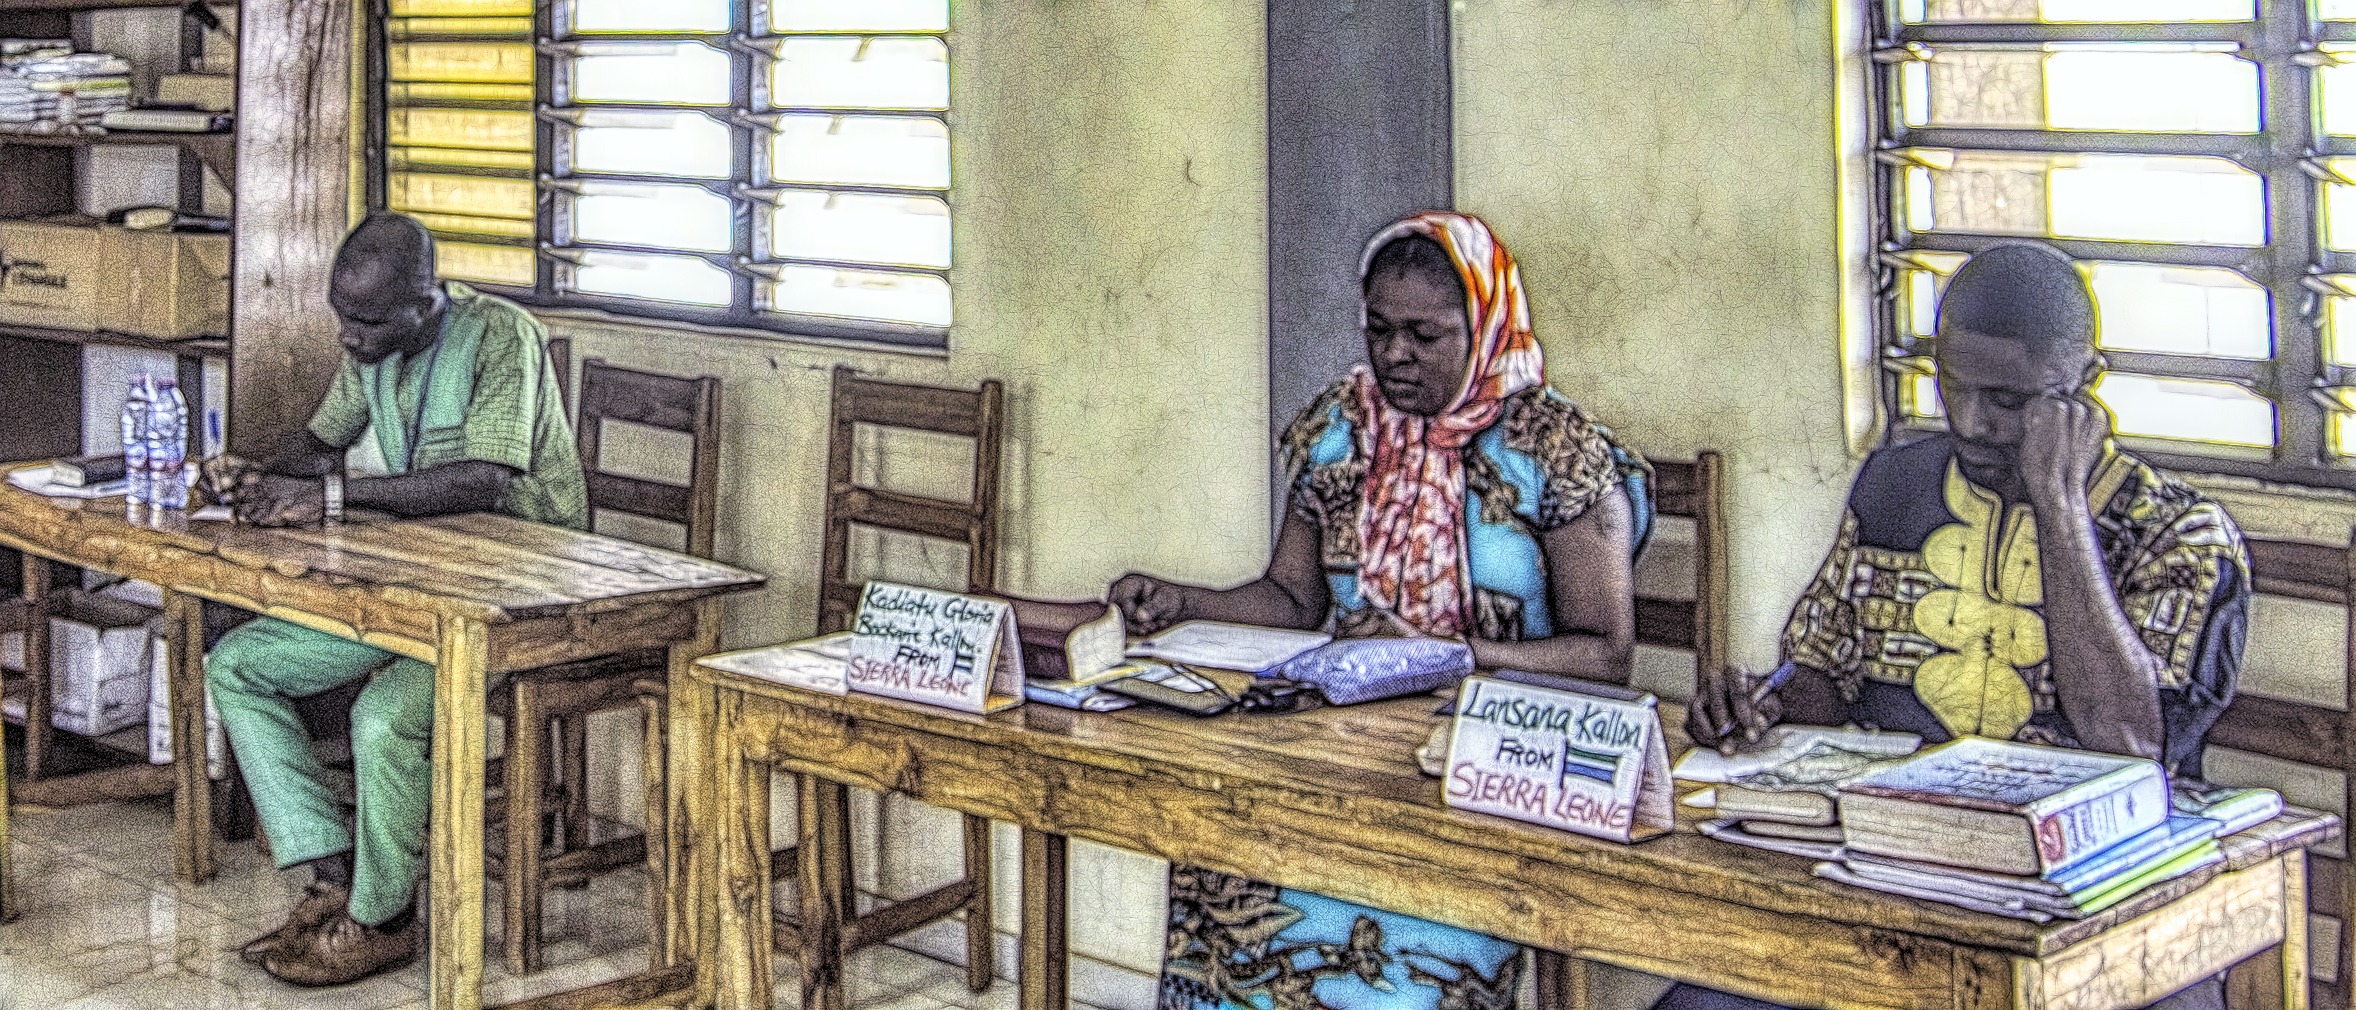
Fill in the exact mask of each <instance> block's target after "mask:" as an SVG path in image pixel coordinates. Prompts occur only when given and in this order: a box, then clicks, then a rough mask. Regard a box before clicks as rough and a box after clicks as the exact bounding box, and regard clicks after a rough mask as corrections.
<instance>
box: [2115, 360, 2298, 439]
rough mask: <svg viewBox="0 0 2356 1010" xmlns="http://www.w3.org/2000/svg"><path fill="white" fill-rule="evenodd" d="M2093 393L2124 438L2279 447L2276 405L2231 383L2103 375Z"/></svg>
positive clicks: (2146, 376) (2116, 373)
mask: <svg viewBox="0 0 2356 1010" xmlns="http://www.w3.org/2000/svg"><path fill="white" fill-rule="evenodd" d="M2094 395H2095V397H2096V398H2097V399H2099V400H2101V401H2102V403H2103V406H2105V407H2109V408H2110V410H2111V413H2112V414H2114V415H2116V416H2117V417H2118V431H2119V434H2122V435H2141V436H2145V437H2148V438H2172V439H2180V440H2184V441H2191V442H2216V443H2222V444H2226V445H2244V446H2254V447H2257V448H2261V449H2264V448H2272V447H2273V446H2274V405H2273V404H2272V403H2268V402H2267V401H2266V400H2265V398H2263V397H2261V396H2259V395H2258V394H2256V393H2253V392H2251V391H2249V390H2248V389H2246V388H2243V387H2241V386H2237V385H2234V384H2233V383H2230V382H2214V381H2209V380H2203V379H2171V378H2165V377H2162V376H2157V375H2137V374H2134V373H2131V372H2104V373H2103V375H2102V378H2100V379H2097V380H2095V383H2094Z"/></svg>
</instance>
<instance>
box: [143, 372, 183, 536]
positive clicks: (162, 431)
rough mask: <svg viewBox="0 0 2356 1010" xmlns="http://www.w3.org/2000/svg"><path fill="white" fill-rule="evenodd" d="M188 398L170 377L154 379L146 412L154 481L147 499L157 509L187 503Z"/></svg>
mask: <svg viewBox="0 0 2356 1010" xmlns="http://www.w3.org/2000/svg"><path fill="white" fill-rule="evenodd" d="M187 470H188V401H187V400H184V399H182V398H181V397H180V384H179V383H178V382H176V381H173V380H171V379H158V380H156V383H155V403H154V405H153V406H151V407H149V408H148V415H147V472H148V474H149V479H150V480H151V481H153V482H154V485H155V486H154V490H153V492H152V495H153V497H151V498H149V499H148V500H149V502H150V503H151V504H153V505H154V506H155V507H156V508H160V509H184V508H187V507H188V472H187Z"/></svg>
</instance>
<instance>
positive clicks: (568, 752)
mask: <svg viewBox="0 0 2356 1010" xmlns="http://www.w3.org/2000/svg"><path fill="white" fill-rule="evenodd" d="M556 740H557V750H556V754H555V763H556V765H557V773H556V778H557V781H558V782H559V783H561V785H562V789H561V791H560V792H559V793H558V795H560V796H562V797H563V800H562V801H561V802H560V803H559V804H558V805H557V808H556V845H557V851H559V852H569V851H571V850H573V849H578V848H582V847H585V846H589V845H593V844H596V843H595V842H593V841H591V840H590V838H589V832H588V825H589V818H588V816H587V814H588V812H589V713H587V712H576V713H573V714H571V715H567V716H565V717H564V718H562V719H559V720H557V721H556Z"/></svg>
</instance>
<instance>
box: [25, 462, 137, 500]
mask: <svg viewBox="0 0 2356 1010" xmlns="http://www.w3.org/2000/svg"><path fill="white" fill-rule="evenodd" d="M54 474H55V471H54V470H53V469H52V468H51V467H50V465H49V464H47V463H43V464H41V465H40V466H28V467H25V468H24V469H22V470H11V471H9V472H8V482H9V483H11V484H14V485H16V486H17V487H20V488H23V489H25V490H27V491H31V492H32V493H34V494H37V495H41V496H42V497H45V498H108V497H112V496H114V495H119V494H122V493H123V491H124V487H125V485H124V483H123V482H122V481H119V480H117V481H109V482H107V483H104V484H96V485H92V486H90V487H70V486H68V485H64V484H56V483H51V477H52V476H53V475H54Z"/></svg>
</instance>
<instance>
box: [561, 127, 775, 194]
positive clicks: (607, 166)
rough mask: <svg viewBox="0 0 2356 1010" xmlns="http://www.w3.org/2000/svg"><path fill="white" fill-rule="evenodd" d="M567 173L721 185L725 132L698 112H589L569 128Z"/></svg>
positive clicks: (727, 162)
mask: <svg viewBox="0 0 2356 1010" xmlns="http://www.w3.org/2000/svg"><path fill="white" fill-rule="evenodd" d="M572 140H573V145H572V166H571V168H572V170H573V171H576V172H614V173H618V174H622V175H675V176H681V177H685V178H694V179H725V178H727V177H728V173H729V171H730V168H731V166H732V165H733V164H734V158H735V152H734V150H733V148H732V147H731V145H730V143H729V136H728V128H727V127H726V126H722V125H720V122H719V121H718V120H716V119H713V118H712V117H710V116H707V115H705V114H703V113H700V112H589V113H585V114H583V115H582V116H581V121H580V124H579V125H578V126H575V127H573V128H572Z"/></svg>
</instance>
